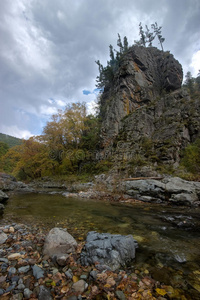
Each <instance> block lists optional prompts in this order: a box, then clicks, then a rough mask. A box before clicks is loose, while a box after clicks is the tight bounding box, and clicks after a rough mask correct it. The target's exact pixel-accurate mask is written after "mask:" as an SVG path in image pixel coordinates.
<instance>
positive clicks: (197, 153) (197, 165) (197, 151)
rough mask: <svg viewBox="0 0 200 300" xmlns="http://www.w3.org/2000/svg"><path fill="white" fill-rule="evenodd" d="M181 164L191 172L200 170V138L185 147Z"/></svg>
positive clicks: (194, 172) (195, 172)
mask: <svg viewBox="0 0 200 300" xmlns="http://www.w3.org/2000/svg"><path fill="white" fill-rule="evenodd" d="M181 165H183V166H184V167H185V168H186V170H187V171H189V172H191V173H193V174H197V173H199V172H200V139H197V140H196V141H195V142H194V143H193V144H190V145H188V146H187V147H186V148H185V150H184V152H183V158H182V160H181Z"/></svg>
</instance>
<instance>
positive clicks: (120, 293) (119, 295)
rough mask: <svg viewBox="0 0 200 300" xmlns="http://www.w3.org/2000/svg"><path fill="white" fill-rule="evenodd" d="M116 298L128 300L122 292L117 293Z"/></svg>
mask: <svg viewBox="0 0 200 300" xmlns="http://www.w3.org/2000/svg"><path fill="white" fill-rule="evenodd" d="M116 296H117V298H118V299H119V300H126V297H125V295H124V293H123V292H122V291H116Z"/></svg>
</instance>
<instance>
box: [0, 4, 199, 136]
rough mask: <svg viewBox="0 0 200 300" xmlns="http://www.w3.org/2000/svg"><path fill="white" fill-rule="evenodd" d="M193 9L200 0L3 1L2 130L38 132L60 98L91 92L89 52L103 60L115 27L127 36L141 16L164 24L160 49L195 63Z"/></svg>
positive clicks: (195, 13)
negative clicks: (162, 42) (84, 91)
mask: <svg viewBox="0 0 200 300" xmlns="http://www.w3.org/2000/svg"><path fill="white" fill-rule="evenodd" d="M199 13H200V3H199V0H176V1H173V0H161V1H159V2H158V1H156V0H152V1H147V0H140V1H138V0H137V1H136V0H123V1H122V0H96V1H93V0H76V1H74V0H73V1H72V0H67V1H66V0H65V1H64V0H57V1H49V0H43V1H40V0H34V1H33V0H31V1H28V2H27V1H26V0H15V1H12V0H3V1H1V2H0V18H1V24H0V38H1V44H0V96H1V98H0V99H1V100H0V101H1V109H0V132H4V133H8V134H13V135H18V136H22V135H28V134H39V133H41V126H42V125H44V124H45V120H46V119H47V117H48V114H49V115H50V114H51V113H52V112H55V111H56V109H57V108H58V107H61V106H59V105H61V103H63V102H66V103H67V102H71V101H88V102H90V101H92V100H94V99H95V95H94V94H90V95H87V96H86V95H84V94H83V90H84V89H86V90H90V91H93V90H94V88H95V78H96V76H97V75H98V68H97V66H96V64H95V60H97V59H100V60H101V61H102V62H103V63H106V60H107V59H108V56H109V51H108V46H109V44H112V45H113V46H114V47H116V40H117V33H118V32H119V33H120V34H121V36H124V35H126V36H127V37H128V40H129V43H130V44H133V42H134V40H135V39H138V38H139V37H138V24H139V22H140V21H142V23H143V24H144V25H145V24H148V25H150V24H151V23H153V22H155V21H157V22H158V24H159V25H161V26H163V36H164V37H165V38H166V41H165V43H164V47H165V50H170V51H171V52H172V53H173V54H174V55H175V57H176V58H177V59H178V60H179V61H180V62H181V63H182V64H183V66H184V69H185V70H188V69H190V70H191V71H193V70H192V69H191V67H190V64H191V61H192V56H193V54H194V53H195V52H196V51H198V50H200V45H199V28H200V26H199V25H200V21H199ZM199 68H200V67H199ZM50 98H53V99H55V100H62V101H60V102H59V101H54V102H51V101H49V99H50Z"/></svg>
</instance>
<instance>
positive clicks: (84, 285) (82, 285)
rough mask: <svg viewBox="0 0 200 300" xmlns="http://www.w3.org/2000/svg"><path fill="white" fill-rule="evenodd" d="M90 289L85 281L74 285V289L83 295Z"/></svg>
mask: <svg viewBox="0 0 200 300" xmlns="http://www.w3.org/2000/svg"><path fill="white" fill-rule="evenodd" d="M87 287H88V284H87V283H86V282H85V281H84V280H83V279H81V280H79V281H77V282H75V283H74V284H73V285H72V289H73V290H74V291H75V292H76V293H83V292H84V291H85V290H86V289H87Z"/></svg>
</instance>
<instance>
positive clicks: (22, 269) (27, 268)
mask: <svg viewBox="0 0 200 300" xmlns="http://www.w3.org/2000/svg"><path fill="white" fill-rule="evenodd" d="M29 270H30V266H25V267H21V268H19V269H18V272H19V273H27V272H28V271H29Z"/></svg>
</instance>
